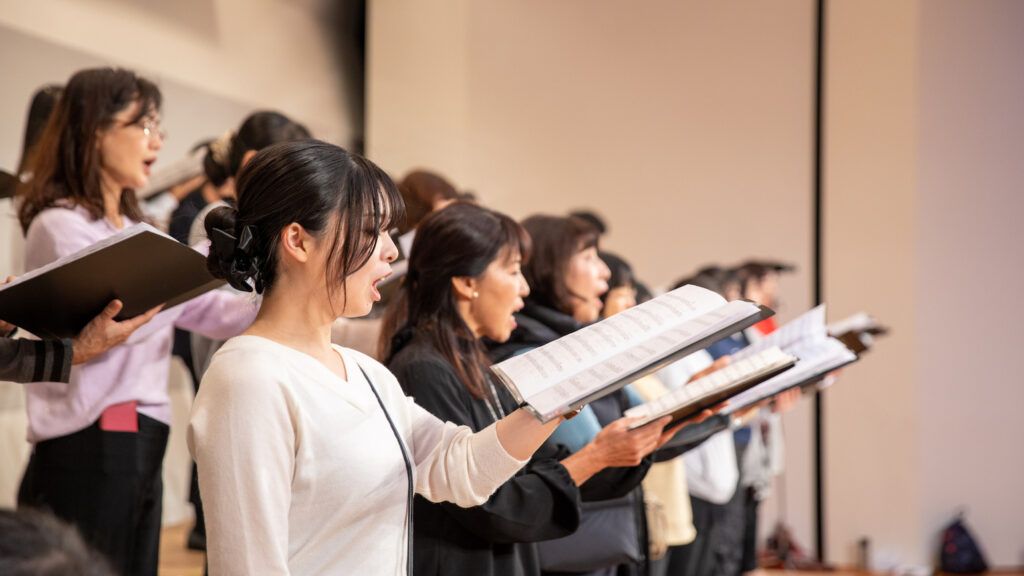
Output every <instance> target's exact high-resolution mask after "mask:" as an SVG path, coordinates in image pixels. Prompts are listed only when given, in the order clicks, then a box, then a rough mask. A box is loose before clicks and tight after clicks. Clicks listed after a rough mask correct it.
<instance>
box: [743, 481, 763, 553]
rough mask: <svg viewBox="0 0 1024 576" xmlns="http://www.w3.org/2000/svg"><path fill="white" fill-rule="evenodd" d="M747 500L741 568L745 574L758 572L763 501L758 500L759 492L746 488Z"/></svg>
mask: <svg viewBox="0 0 1024 576" xmlns="http://www.w3.org/2000/svg"><path fill="white" fill-rule="evenodd" d="M746 492H747V500H746V502H745V509H744V511H745V515H746V523H745V524H746V525H745V526H744V528H745V529H744V531H743V563H742V564H741V566H740V568H741V569H742V570H743V572H750V571H751V570H757V568H758V559H757V510H758V507H760V505H761V501H760V500H758V499H757V490H755V489H753V488H746Z"/></svg>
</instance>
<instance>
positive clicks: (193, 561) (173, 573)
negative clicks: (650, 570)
mask: <svg viewBox="0 0 1024 576" xmlns="http://www.w3.org/2000/svg"><path fill="white" fill-rule="evenodd" d="M191 528H192V526H191V525H189V524H183V525H181V526H174V527H170V528H164V531H163V535H162V538H161V540H160V573H159V574H160V576H202V574H203V556H204V555H203V554H202V553H201V552H193V551H191V550H189V549H188V548H186V547H185V539H186V538H188V532H189V530H190V529H191ZM865 574H866V573H864V572H858V571H855V570H835V571H833V572H793V571H788V570H758V571H756V572H754V573H752V574H751V576H865ZM990 574H998V575H999V576H1024V572H1007V571H998V572H991V573H990Z"/></svg>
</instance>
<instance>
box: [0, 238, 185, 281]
mask: <svg viewBox="0 0 1024 576" xmlns="http://www.w3.org/2000/svg"><path fill="white" fill-rule="evenodd" d="M143 232H152V233H154V234H159V235H161V236H167V235H166V234H164V233H162V232H160V231H159V230H157V229H156V228H154V227H152V226H150V225H149V224H146V223H145V222H141V223H139V224H135V225H133V226H129V227H128V228H125V229H124V230H121V231H120V232H118V233H117V234H114V235H113V236H110V237H108V238H104V239H103V240H100V241H99V242H96V243H95V244H90V245H89V246H87V247H85V248H82V249H81V250H79V251H78V252H75V253H73V254H68V255H67V256H64V257H63V258H58V259H56V260H54V261H53V262H50V263H49V264H47V265H45V266H40V267H39V268H36V269H35V270H32V271H30V272H26V273H25V274H22V275H21V276H18V277H17V278H16V279H15V280H14V281H13V282H11V283H10V284H4V285H2V286H0V291H3V290H6V289H7V288H12V287H14V286H17V285H18V284H21V283H22V282H26V281H28V280H31V279H32V278H35V277H36V276H40V275H42V274H45V273H47V272H49V271H50V270H54V269H56V268H60V267H61V266H63V265H65V264H67V263H69V262H74V261H75V260H79V259H81V258H84V257H86V256H88V255H89V254H93V253H95V252H99V251H100V250H103V249H104V248H106V247H108V246H113V245H114V244H117V243H118V242H121V241H123V240H126V239H128V238H131V237H133V236H137V235H139V234H142V233H143Z"/></svg>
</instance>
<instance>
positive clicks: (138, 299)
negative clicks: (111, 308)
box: [0, 224, 224, 338]
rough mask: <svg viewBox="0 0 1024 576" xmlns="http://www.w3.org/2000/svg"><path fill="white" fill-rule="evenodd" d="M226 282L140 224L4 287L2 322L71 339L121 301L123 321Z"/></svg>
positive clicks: (171, 241) (1, 288)
mask: <svg viewBox="0 0 1024 576" xmlns="http://www.w3.org/2000/svg"><path fill="white" fill-rule="evenodd" d="M223 283H224V281H223V280H217V279H216V278H214V277H213V276H212V275H211V274H210V272H209V271H208V270H207V269H206V257H205V256H203V255H202V254H200V253H199V252H196V251H195V250H193V249H192V248H189V247H188V246H185V245H184V244H181V243H179V242H178V241H177V240H174V239H173V238H171V237H170V236H166V235H164V234H162V233H161V232H159V231H157V230H156V229H155V228H153V227H152V226H150V225H148V224H136V225H135V226H131V227H129V228H126V229H124V230H122V231H121V232H118V233H117V234H115V235H113V236H111V237H110V238H107V239H105V240H103V241H101V242H97V243H96V244H93V245H92V246H89V247H88V248H85V249H83V250H80V251H78V252H75V253H74V254H69V255H68V256H65V257H64V258H60V259H58V260H56V261H54V262H52V263H50V264H48V265H46V266H43V267H40V268H37V269H36V270H33V271H31V272H28V273H26V274H25V275H23V276H21V277H19V278H17V279H16V280H14V281H13V282H11V283H10V284H6V285H3V286H0V319H2V320H5V321H7V322H10V323H12V324H14V325H15V326H18V327H20V328H22V329H23V330H27V331H28V332H31V333H33V334H35V335H36V336H39V337H40V338H71V337H73V336H75V335H76V334H78V332H79V331H81V329H82V328H83V327H85V325H86V324H88V323H89V321H90V320H92V319H93V318H94V317H95V316H96V315H97V314H99V313H100V311H102V310H103V308H104V307H105V306H106V305H107V304H108V303H109V302H110V301H111V300H113V299H115V298H117V299H120V300H121V301H122V302H123V303H124V308H123V309H122V310H121V313H120V314H119V315H118V319H119V320H121V319H125V318H131V317H133V316H137V315H139V314H142V313H143V312H145V311H146V310H149V309H150V308H152V307H154V306H158V305H160V304H163V305H164V307H165V308H169V307H171V306H174V305H176V304H181V303H182V302H185V301H187V300H190V299H192V298H195V297H196V296H199V295H200V294H203V293H204V292H207V291H209V290H212V289H214V288H217V287H218V286H220V285H222V284H223Z"/></svg>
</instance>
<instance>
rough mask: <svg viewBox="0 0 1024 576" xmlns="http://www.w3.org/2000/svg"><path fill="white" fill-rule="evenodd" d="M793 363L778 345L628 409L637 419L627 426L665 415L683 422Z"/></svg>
mask: <svg viewBox="0 0 1024 576" xmlns="http://www.w3.org/2000/svg"><path fill="white" fill-rule="evenodd" d="M795 363H796V358H795V357H794V356H791V355H789V354H787V353H785V352H783V351H782V350H781V349H779V347H778V346H772V347H771V348H768V349H766V350H762V351H761V352H759V353H757V354H754V355H752V356H749V357H747V358H745V359H743V360H740V361H738V362H734V363H731V364H729V365H728V366H726V367H725V368H722V369H721V370H717V371H715V372H712V373H711V374H708V375H707V376H704V377H702V378H698V379H696V380H694V381H693V382H690V383H688V384H686V385H685V386H682V387H680V388H677V389H676V390H673V391H672V392H669V393H667V394H663V395H662V396H661V397H659V398H657V399H655V400H653V401H651V402H647V403H646V404H643V405H641V406H636V407H634V408H630V409H629V410H627V411H626V416H629V417H631V418H639V420H637V421H636V422H633V423H632V424H631V425H630V428H639V427H640V426H644V425H647V424H650V423H651V422H653V421H655V420H657V419H658V418H661V417H662V416H668V415H671V416H672V421H673V422H678V421H681V420H685V419H687V418H689V417H690V416H693V415H695V414H698V413H699V412H701V411H702V410H705V409H707V408H710V407H712V406H714V405H716V404H718V403H720V402H722V401H723V400H726V399H728V398H730V397H732V396H735V395H736V394H738V393H741V392H743V391H744V390H747V389H749V388H751V387H752V386H755V385H757V384H759V383H761V382H764V381H765V380H767V379H769V378H771V377H773V376H775V375H777V374H781V373H783V372H784V371H785V370H787V369H789V368H792V367H793V365H794V364H795Z"/></svg>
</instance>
